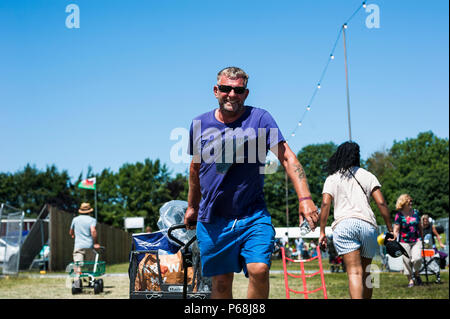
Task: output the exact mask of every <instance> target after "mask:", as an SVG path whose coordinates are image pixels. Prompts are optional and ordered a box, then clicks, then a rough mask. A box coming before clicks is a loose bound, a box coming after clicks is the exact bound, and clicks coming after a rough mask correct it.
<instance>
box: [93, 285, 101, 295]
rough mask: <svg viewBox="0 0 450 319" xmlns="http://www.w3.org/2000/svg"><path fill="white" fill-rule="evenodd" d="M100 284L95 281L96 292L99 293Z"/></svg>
mask: <svg viewBox="0 0 450 319" xmlns="http://www.w3.org/2000/svg"><path fill="white" fill-rule="evenodd" d="M100 288H101V287H100V284H99V283H98V282H95V283H94V294H96V295H98V294H99V293H100V291H101V290H100Z"/></svg>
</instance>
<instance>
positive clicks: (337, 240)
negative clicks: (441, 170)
mask: <svg viewBox="0 0 450 319" xmlns="http://www.w3.org/2000/svg"><path fill="white" fill-rule="evenodd" d="M327 173H328V177H327V179H326V181H325V184H324V186H323V191H322V207H321V214H320V238H319V244H320V245H321V246H322V247H324V248H326V246H327V237H326V235H325V226H326V224H327V219H328V215H329V213H330V208H331V203H332V202H333V203H334V222H333V223H332V225H331V228H332V229H333V243H334V246H335V248H336V251H337V253H338V255H340V256H343V259H344V264H345V266H346V269H347V275H348V281H349V292H350V297H351V298H352V299H361V298H364V299H370V298H371V297H372V283H371V277H370V264H371V263H372V258H373V257H374V256H375V253H376V250H377V222H376V219H375V215H374V213H373V211H372V209H371V207H370V197H372V198H373V199H374V200H375V202H376V204H377V206H378V209H379V210H380V212H381V216H382V217H383V219H384V221H385V223H386V226H387V229H388V231H389V232H391V233H392V232H393V229H392V224H391V220H390V216H389V209H388V206H387V204H386V201H385V200H384V197H383V194H382V193H381V190H380V187H381V185H380V183H379V182H378V179H377V178H376V177H375V175H373V174H372V173H370V172H369V171H367V170H365V169H363V168H361V167H360V151H359V145H358V144H357V143H355V142H345V143H343V144H341V145H340V146H339V147H338V149H337V150H336V152H335V153H334V154H333V155H332V156H331V158H330V159H329V161H328V163H327ZM394 239H395V238H394Z"/></svg>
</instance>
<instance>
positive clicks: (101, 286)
mask: <svg viewBox="0 0 450 319" xmlns="http://www.w3.org/2000/svg"><path fill="white" fill-rule="evenodd" d="M97 282H98V284H99V285H100V292H103V279H99V280H97Z"/></svg>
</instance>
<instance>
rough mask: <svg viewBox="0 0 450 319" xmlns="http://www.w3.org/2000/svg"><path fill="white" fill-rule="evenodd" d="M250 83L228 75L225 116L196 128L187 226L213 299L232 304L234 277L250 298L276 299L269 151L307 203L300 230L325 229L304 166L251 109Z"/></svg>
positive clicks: (233, 70)
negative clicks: (267, 197)
mask: <svg viewBox="0 0 450 319" xmlns="http://www.w3.org/2000/svg"><path fill="white" fill-rule="evenodd" d="M247 82H248V75H247V74H246V73H245V72H244V71H243V70H242V69H240V68H237V67H228V68H225V69H223V70H221V71H220V72H219V73H218V75H217V85H215V86H214V95H215V96H216V98H217V100H218V104H219V108H217V109H214V110H212V111H210V112H207V113H204V114H202V115H200V116H198V117H196V118H195V119H194V120H193V121H192V124H191V129H190V143H189V153H190V155H192V162H191V164H190V170H189V194H188V208H187V210H186V214H185V219H184V222H185V224H186V225H187V227H188V228H190V229H192V228H194V227H197V239H198V245H199V248H200V257H201V263H202V273H203V276H206V277H212V292H211V298H232V284H233V277H234V272H237V273H238V272H240V271H241V270H244V274H245V275H246V276H247V277H248V278H249V285H248V292H247V297H248V298H268V296H269V269H270V265H271V254H272V251H273V246H274V239H275V230H274V228H273V226H272V221H271V218H270V214H269V212H268V211H267V208H266V204H265V202H264V193H263V186H264V166H265V157H266V154H267V151H268V150H271V151H272V152H273V153H274V154H275V155H277V157H278V159H279V160H280V163H281V164H282V165H283V167H284V168H285V170H286V172H287V174H288V176H289V178H290V179H291V181H292V183H293V185H294V189H295V191H296V193H297V195H298V198H299V214H300V223H302V222H303V219H304V218H306V219H307V221H308V222H309V224H310V226H311V228H312V229H314V228H315V225H316V223H317V221H318V211H317V207H316V206H315V205H314V202H313V201H312V199H311V193H310V191H309V187H308V182H307V180H306V175H305V172H304V170H303V167H302V165H301V164H300V163H299V161H298V160H297V157H296V156H295V154H294V153H293V152H292V151H291V149H290V148H289V146H288V145H287V143H286V141H285V140H284V138H283V135H282V134H281V132H280V131H279V128H278V126H277V124H276V122H275V120H274V119H273V118H272V116H271V115H270V114H269V113H268V112H267V111H265V110H263V109H260V108H256V107H251V106H246V105H244V102H245V99H246V98H247V96H248V94H249V90H248V89H247Z"/></svg>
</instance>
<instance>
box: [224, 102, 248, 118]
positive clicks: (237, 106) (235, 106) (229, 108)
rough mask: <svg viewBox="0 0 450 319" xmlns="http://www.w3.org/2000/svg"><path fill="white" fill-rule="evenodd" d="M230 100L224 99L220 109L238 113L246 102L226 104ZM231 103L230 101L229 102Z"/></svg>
mask: <svg viewBox="0 0 450 319" xmlns="http://www.w3.org/2000/svg"><path fill="white" fill-rule="evenodd" d="M227 102H228V101H222V102H221V103H219V107H220V111H221V112H224V113H228V114H230V115H232V114H237V113H239V112H240V111H242V110H243V109H244V103H233V105H232V106H230V105H227V106H226V105H225V104H226V103H227ZM228 103H229V102H228Z"/></svg>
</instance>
